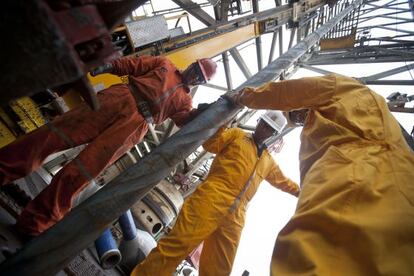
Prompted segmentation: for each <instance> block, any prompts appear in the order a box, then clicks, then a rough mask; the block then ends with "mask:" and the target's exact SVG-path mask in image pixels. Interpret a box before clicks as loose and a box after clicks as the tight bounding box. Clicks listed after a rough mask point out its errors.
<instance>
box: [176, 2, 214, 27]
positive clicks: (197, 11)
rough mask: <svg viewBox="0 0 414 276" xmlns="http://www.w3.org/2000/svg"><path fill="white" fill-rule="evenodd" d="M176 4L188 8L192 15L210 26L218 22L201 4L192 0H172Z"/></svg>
mask: <svg viewBox="0 0 414 276" xmlns="http://www.w3.org/2000/svg"><path fill="white" fill-rule="evenodd" d="M172 1H173V2H174V3H175V4H177V5H178V6H180V7H181V8H183V9H184V10H186V11H187V12H188V13H190V14H191V15H192V16H194V17H195V18H197V19H198V20H200V21H201V22H202V23H203V24H205V25H207V26H210V25H214V24H215V23H216V20H214V18H213V17H211V16H210V15H209V14H208V13H206V12H205V11H204V10H203V9H202V8H201V7H200V5H198V4H197V3H194V2H193V1H191V0H172Z"/></svg>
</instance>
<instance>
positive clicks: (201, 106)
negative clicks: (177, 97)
mask: <svg viewBox="0 0 414 276" xmlns="http://www.w3.org/2000/svg"><path fill="white" fill-rule="evenodd" d="M210 105H211V103H201V104H198V106H197V111H198V113H201V112H203V111H204V110H206V109H207V108H209V107H210Z"/></svg>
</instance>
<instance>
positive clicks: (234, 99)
mask: <svg viewBox="0 0 414 276" xmlns="http://www.w3.org/2000/svg"><path fill="white" fill-rule="evenodd" d="M242 91H243V90H240V91H235V90H231V91H229V92H227V93H226V94H223V95H221V97H222V98H223V99H226V100H227V101H229V102H231V103H233V104H234V105H236V106H238V107H242V106H243V105H242V104H241V103H240V102H239V97H240V93H242Z"/></svg>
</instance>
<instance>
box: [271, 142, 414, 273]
mask: <svg viewBox="0 0 414 276" xmlns="http://www.w3.org/2000/svg"><path fill="white" fill-rule="evenodd" d="M378 148H379V149H378V150H377V151H375V150H371V149H370V148H367V147H365V148H361V149H353V150H351V152H349V153H347V154H346V155H345V154H344V156H348V157H350V158H349V160H345V158H343V160H339V161H338V160H324V161H323V162H319V163H318V165H319V166H321V167H320V170H318V172H317V174H314V172H315V171H314V170H312V169H311V170H310V174H308V175H307V176H306V177H305V181H307V180H309V179H312V181H307V182H305V183H304V185H303V190H302V194H301V195H300V197H299V202H298V207H297V210H296V213H295V215H294V216H293V218H292V219H291V221H290V222H289V223H288V224H287V225H286V226H285V227H284V229H283V230H282V231H281V232H280V233H279V236H278V238H277V241H276V245H275V249H274V252H273V257H272V267H271V269H272V275H411V274H412V272H413V271H414V257H413V256H414V245H413V237H414V207H413V205H412V204H410V201H409V198H411V199H412V198H414V192H413V191H414V190H413V189H412V188H411V192H410V190H409V189H407V190H405V191H403V190H402V189H401V187H403V186H405V187H410V186H411V187H412V183H413V182H412V179H413V177H414V173H413V172H414V171H412V170H411V171H409V170H402V169H398V167H399V166H400V165H402V164H404V165H406V164H409V163H407V160H400V161H398V160H395V158H399V157H400V156H402V154H399V153H385V154H384V149H381V147H380V146H379V147H378ZM381 152H382V153H381ZM393 159H394V160H393ZM385 160H387V161H385ZM330 164H331V165H330ZM410 164H413V162H411V163H410ZM332 165H334V166H336V168H333V167H332ZM411 166H412V165H411ZM333 172H334V174H333ZM410 174H411V177H409V175H410ZM308 177H309V179H307V178H308ZM403 192H405V193H403Z"/></svg>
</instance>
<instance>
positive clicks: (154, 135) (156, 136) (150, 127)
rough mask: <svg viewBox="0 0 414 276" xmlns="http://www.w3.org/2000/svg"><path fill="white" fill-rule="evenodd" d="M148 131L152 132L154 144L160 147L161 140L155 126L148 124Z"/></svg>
mask: <svg viewBox="0 0 414 276" xmlns="http://www.w3.org/2000/svg"><path fill="white" fill-rule="evenodd" d="M148 130H149V131H150V133H151V136H152V138H153V139H154V143H155V144H156V145H159V144H160V140H159V139H158V135H157V133H156V132H155V128H154V125H153V124H148Z"/></svg>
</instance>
